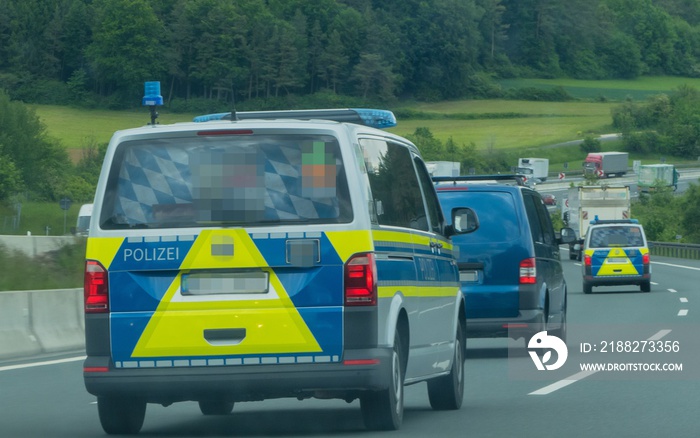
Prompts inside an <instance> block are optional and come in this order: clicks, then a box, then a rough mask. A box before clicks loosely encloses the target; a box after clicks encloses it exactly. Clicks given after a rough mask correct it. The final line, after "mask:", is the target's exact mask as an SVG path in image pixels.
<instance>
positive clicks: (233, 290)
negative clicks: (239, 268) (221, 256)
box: [181, 271, 269, 295]
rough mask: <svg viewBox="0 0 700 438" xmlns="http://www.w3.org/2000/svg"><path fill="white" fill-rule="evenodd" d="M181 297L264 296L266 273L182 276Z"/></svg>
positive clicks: (266, 283) (211, 273)
mask: <svg viewBox="0 0 700 438" xmlns="http://www.w3.org/2000/svg"><path fill="white" fill-rule="evenodd" d="M181 290H182V295H224V294H266V293H267V291H268V290H269V280H268V273H267V272H263V271H244V272H221V273H218V272H216V273H215V272H206V273H194V274H183V276H182V286H181Z"/></svg>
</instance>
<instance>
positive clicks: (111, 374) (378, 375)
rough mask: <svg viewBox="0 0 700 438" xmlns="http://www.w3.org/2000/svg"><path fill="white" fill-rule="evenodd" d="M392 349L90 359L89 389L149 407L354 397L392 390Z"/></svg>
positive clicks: (86, 380)
mask: <svg viewBox="0 0 700 438" xmlns="http://www.w3.org/2000/svg"><path fill="white" fill-rule="evenodd" d="M391 354H392V350H391V349H380V348H375V349H363V350H353V351H350V352H346V354H345V357H344V359H345V361H348V360H367V359H374V360H376V361H375V363H370V364H367V363H364V364H360V365H347V364H345V363H346V362H345V363H344V362H340V363H312V364H270V365H234V366H205V367H168V368H136V369H124V368H114V367H113V365H112V363H111V360H110V358H109V357H104V356H97V357H95V356H90V357H88V358H87V359H86V360H85V363H84V367H85V368H91V369H96V368H97V369H100V367H107V369H108V370H107V371H99V372H84V373H83V376H84V379H85V388H86V389H87V391H88V392H89V393H90V394H93V395H96V396H125V397H134V398H140V399H143V400H145V401H146V402H149V403H161V404H169V403H174V402H177V401H186V400H206V399H212V398H215V399H222V400H228V401H234V402H238V401H254V400H264V399H269V398H281V397H299V398H307V397H312V396H315V397H326V398H344V399H353V398H355V397H357V395H358V394H359V393H361V392H362V391H367V390H380V389H385V388H388V387H389V379H390V376H391V360H390V359H391Z"/></svg>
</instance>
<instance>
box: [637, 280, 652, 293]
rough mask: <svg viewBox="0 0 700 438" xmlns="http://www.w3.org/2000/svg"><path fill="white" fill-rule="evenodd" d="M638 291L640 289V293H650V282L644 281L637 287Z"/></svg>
mask: <svg viewBox="0 0 700 438" xmlns="http://www.w3.org/2000/svg"><path fill="white" fill-rule="evenodd" d="M639 289H641V291H642V292H651V281H645V282H644V283H642V284H641V285H639Z"/></svg>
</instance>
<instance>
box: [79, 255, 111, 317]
mask: <svg viewBox="0 0 700 438" xmlns="http://www.w3.org/2000/svg"><path fill="white" fill-rule="evenodd" d="M83 292H84V295H85V313H107V312H109V284H108V282H107V270H106V269H105V268H104V267H103V266H102V265H101V264H100V262H96V261H94V260H88V261H87V262H85V281H84V285H83Z"/></svg>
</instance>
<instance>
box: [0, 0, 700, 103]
mask: <svg viewBox="0 0 700 438" xmlns="http://www.w3.org/2000/svg"><path fill="white" fill-rule="evenodd" d="M0 10H2V11H3V13H2V14H1V15H0V88H5V89H6V90H8V92H9V93H10V96H11V97H12V98H13V99H19V100H23V101H25V102H36V103H59V104H66V103H72V104H80V105H87V106H89V105H98V104H99V105H101V106H102V107H110V108H122V107H125V106H132V105H134V102H138V98H139V97H140V95H141V93H142V90H143V88H142V87H143V82H144V81H146V80H160V81H161V83H162V85H163V96H164V98H165V99H166V102H167V103H168V104H170V105H178V104H179V105H186V104H193V103H194V102H196V100H197V99H207V100H210V101H211V100H215V101H221V102H228V103H227V105H229V104H230V102H231V101H234V100H235V101H236V102H247V101H248V102H250V101H254V100H266V99H267V100H269V99H275V98H280V97H288V96H299V95H301V96H303V95H312V94H315V93H320V92H323V93H330V94H334V95H345V96H355V97H358V98H362V99H368V98H371V99H375V100H382V101H387V100H391V99H396V98H403V97H411V98H416V99H422V100H443V99H452V98H464V97H470V98H474V97H494V95H495V94H497V93H498V92H499V90H498V87H494V86H493V82H492V79H493V78H513V77H532V76H536V77H550V78H553V77H564V76H566V77H572V78H580V79H605V78H635V77H638V76H641V75H648V74H655V75H680V76H698V75H699V74H700V62H699V61H700V2H695V1H688V0H401V1H379V0H235V1H234V0H22V1H19V0H0ZM209 108H211V105H209Z"/></svg>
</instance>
